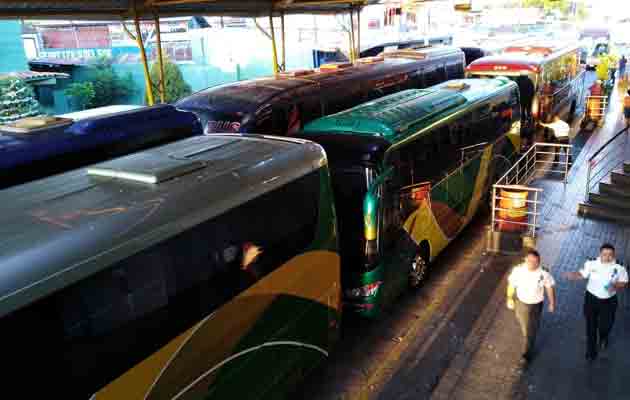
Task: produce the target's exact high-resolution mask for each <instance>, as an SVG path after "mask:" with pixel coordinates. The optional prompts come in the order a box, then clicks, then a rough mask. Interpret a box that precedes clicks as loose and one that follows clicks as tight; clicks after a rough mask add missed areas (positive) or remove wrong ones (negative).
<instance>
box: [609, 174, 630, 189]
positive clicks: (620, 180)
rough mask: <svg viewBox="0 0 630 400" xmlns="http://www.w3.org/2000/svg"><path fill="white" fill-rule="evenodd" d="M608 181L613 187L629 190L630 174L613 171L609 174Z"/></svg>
mask: <svg viewBox="0 0 630 400" xmlns="http://www.w3.org/2000/svg"><path fill="white" fill-rule="evenodd" d="M610 181H611V182H612V183H613V184H615V185H618V186H625V187H628V188H630V174H624V172H623V170H615V171H613V172H611V173H610Z"/></svg>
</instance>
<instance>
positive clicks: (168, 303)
mask: <svg viewBox="0 0 630 400" xmlns="http://www.w3.org/2000/svg"><path fill="white" fill-rule="evenodd" d="M329 179H330V178H329V172H328V165H327V160H326V156H325V154H324V152H323V150H322V148H321V147H320V146H318V145H316V144H314V143H312V142H307V141H301V140H291V139H286V138H284V139H283V138H263V137H242V136H238V135H213V136H206V137H203V136H202V137H195V138H191V139H187V140H183V141H179V142H176V143H173V144H169V145H166V146H162V147H158V148H154V149H151V150H147V151H144V152H140V153H136V154H133V155H130V156H127V157H123V158H118V159H115V160H112V161H109V162H105V163H102V164H97V165H94V166H92V167H89V168H87V169H80V170H76V171H73V172H69V173H65V174H62V175H58V176H55V177H52V178H47V179H44V180H40V181H36V182H33V183H29V184H26V185H22V186H17V187H14V188H11V189H7V190H4V191H1V192H0V204H1V205H0V210H1V212H0V219H1V221H2V222H1V223H0V232H1V233H0V237H2V241H1V242H0V265H2V268H0V332H2V338H3V343H4V346H5V347H4V351H3V352H2V360H3V363H4V365H5V372H4V378H3V384H4V387H5V389H4V390H5V392H6V393H20V395H19V398H24V399H36V398H38V399H39V398H41V399H44V398H63V399H86V400H87V399H89V398H92V399H94V400H101V399H104V400H106V399H115V400H123V399H124V400H127V399H130V400H135V399H138V400H144V399H205V400H208V399H277V398H282V397H284V396H286V393H287V392H288V391H290V390H293V389H292V386H294V384H295V383H296V382H298V380H299V379H300V378H301V377H302V376H303V375H304V374H306V373H307V372H308V371H309V370H311V369H312V368H313V367H314V366H316V365H317V364H318V363H319V362H321V361H322V360H324V359H326V358H327V356H328V352H329V351H330V349H331V345H332V343H334V341H335V338H336V337H337V333H338V327H339V322H340V304H341V286H340V272H339V255H338V252H337V238H336V225H335V214H334V207H333V203H332V189H331V188H330V183H329ZM16 396H17V395H16ZM90 396H92V397H90Z"/></svg>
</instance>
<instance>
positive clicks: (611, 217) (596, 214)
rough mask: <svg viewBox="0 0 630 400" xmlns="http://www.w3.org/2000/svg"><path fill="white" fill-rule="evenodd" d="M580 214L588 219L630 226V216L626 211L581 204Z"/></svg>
mask: <svg viewBox="0 0 630 400" xmlns="http://www.w3.org/2000/svg"><path fill="white" fill-rule="evenodd" d="M578 214H579V215H581V216H583V217H586V218H598V219H605V220H608V221H614V222H618V223H622V224H628V225H630V214H628V212H626V211H617V210H613V209H611V208H609V207H605V206H604V207H603V206H601V205H596V204H593V203H590V202H589V203H580V204H579V205H578Z"/></svg>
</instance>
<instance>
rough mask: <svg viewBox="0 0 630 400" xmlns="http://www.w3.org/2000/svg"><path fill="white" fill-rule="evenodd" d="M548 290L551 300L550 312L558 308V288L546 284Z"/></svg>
mask: <svg viewBox="0 0 630 400" xmlns="http://www.w3.org/2000/svg"><path fill="white" fill-rule="evenodd" d="M545 292H547V300H549V312H554V311H555V310H556V288H555V287H554V286H545Z"/></svg>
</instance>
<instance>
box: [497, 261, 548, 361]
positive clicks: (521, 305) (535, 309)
mask: <svg viewBox="0 0 630 400" xmlns="http://www.w3.org/2000/svg"><path fill="white" fill-rule="evenodd" d="M555 284H556V282H555V281H554V279H553V276H551V274H550V273H549V272H547V271H546V270H545V269H543V268H542V267H541V266H540V254H538V252H537V251H536V250H529V251H528V252H527V256H526V257H525V262H524V263H523V264H521V265H518V266H516V267H514V269H513V270H512V272H511V273H510V276H509V277H508V289H507V307H508V308H509V309H514V310H515V313H516V319H517V320H518V323H519V325H520V326H521V332H522V333H523V337H525V351H524V352H523V359H524V360H525V361H526V362H529V361H531V359H532V355H533V353H532V351H533V349H534V342H535V341H536V334H537V333H538V327H539V326H540V318H541V316H542V311H543V302H544V300H545V293H546V294H547V300H548V301H549V312H554V310H555V308H556V293H555V289H554V286H555ZM515 295H516V296H515ZM515 297H516V299H515Z"/></svg>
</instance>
